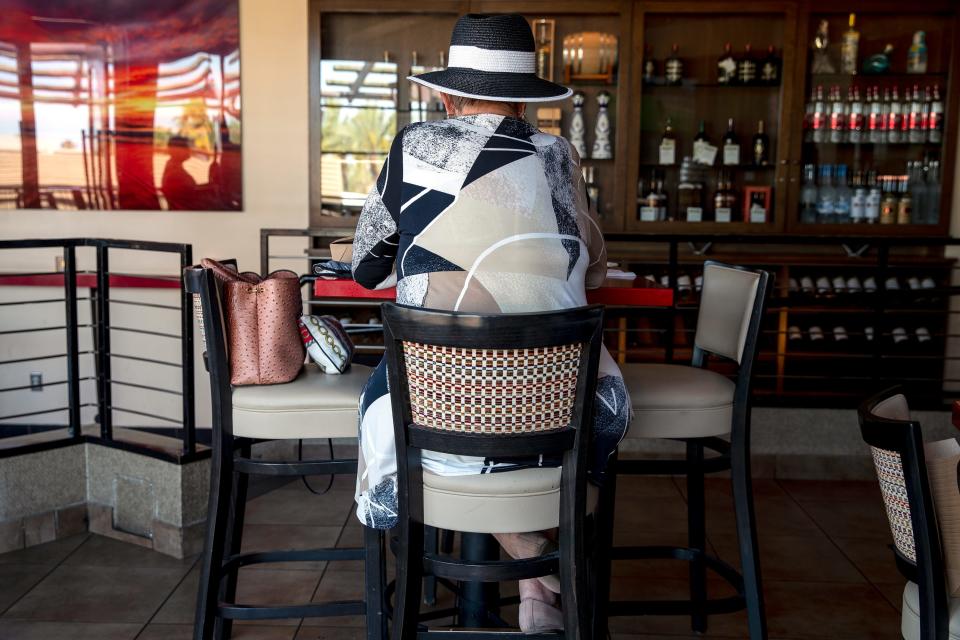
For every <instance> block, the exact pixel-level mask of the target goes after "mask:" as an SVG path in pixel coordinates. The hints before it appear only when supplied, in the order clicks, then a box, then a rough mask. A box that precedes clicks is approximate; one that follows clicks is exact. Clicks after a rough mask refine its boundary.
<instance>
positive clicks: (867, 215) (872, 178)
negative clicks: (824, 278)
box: [863, 169, 881, 289]
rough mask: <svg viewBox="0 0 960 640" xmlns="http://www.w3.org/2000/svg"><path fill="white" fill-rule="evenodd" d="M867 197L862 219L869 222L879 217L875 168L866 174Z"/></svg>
mask: <svg viewBox="0 0 960 640" xmlns="http://www.w3.org/2000/svg"><path fill="white" fill-rule="evenodd" d="M867 187H868V190H867V199H866V203H865V206H864V209H863V213H864V221H865V222H869V223H875V222H877V220H878V219H879V218H880V201H881V195H880V185H879V184H878V183H877V172H876V170H875V169H874V170H871V171H870V172H869V173H868V174H867ZM866 288H867V287H866V284H864V289H866Z"/></svg>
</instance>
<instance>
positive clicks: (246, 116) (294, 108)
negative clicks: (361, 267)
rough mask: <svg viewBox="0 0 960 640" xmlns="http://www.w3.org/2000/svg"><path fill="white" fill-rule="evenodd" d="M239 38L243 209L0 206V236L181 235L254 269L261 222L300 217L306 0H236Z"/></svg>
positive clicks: (36, 262) (33, 263)
mask: <svg viewBox="0 0 960 640" xmlns="http://www.w3.org/2000/svg"><path fill="white" fill-rule="evenodd" d="M240 46H241V49H240V55H241V60H240V65H241V83H242V84H241V91H242V100H243V103H242V110H243V198H244V209H245V210H244V211H243V212H239V213H236V212H230V213H226V212H196V213H190V212H166V211H150V212H143V211H134V212H130V211H51V210H38V211H17V212H4V213H0V238H31V237H32V238H41V237H71V236H77V237H80V236H84V237H104V238H130V239H138V240H160V241H169V242H187V243H191V244H193V255H194V257H195V258H198V259H199V258H200V257H203V256H220V257H227V256H233V257H236V258H238V259H240V264H241V267H243V268H248V269H257V268H258V263H257V260H258V259H259V230H260V229H261V228H262V227H297V228H303V227H306V226H307V223H308V211H309V207H308V198H309V181H308V170H309V168H308V135H307V133H308V132H307V0H272V1H269V2H268V1H266V0H240ZM301 246H302V243H301ZM141 259H142V256H141ZM10 260H11V257H10V256H6V258H4V256H0V261H3V262H0V268H3V269H4V270H6V269H10V268H30V269H33V268H42V269H44V270H50V269H51V268H52V266H53V264H52V262H51V260H50V256H49V254H47V253H35V254H27V253H20V252H18V255H17V257H16V260H15V263H13V264H11V262H10ZM169 264H170V263H169V260H166V261H162V262H158V263H154V262H152V261H151V262H149V263H146V264H144V263H142V262H140V263H138V264H137V267H138V268H137V271H141V272H143V271H167V272H169Z"/></svg>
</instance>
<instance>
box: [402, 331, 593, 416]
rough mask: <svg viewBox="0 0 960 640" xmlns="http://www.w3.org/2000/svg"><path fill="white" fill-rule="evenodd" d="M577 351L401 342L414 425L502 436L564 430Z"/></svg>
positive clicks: (570, 411)
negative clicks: (481, 347)
mask: <svg viewBox="0 0 960 640" xmlns="http://www.w3.org/2000/svg"><path fill="white" fill-rule="evenodd" d="M580 350H581V345H580V344H572V345H564V346H559V347H547V348H531V349H465V348H454V347H445V346H436V345H426V344H419V343H414V342H403V358H404V364H405V366H406V369H407V379H408V384H409V389H410V406H411V413H412V416H413V421H414V423H416V424H417V425H420V426H423V427H428V428H432V429H438V430H442V431H456V432H461V433H482V434H490V435H505V434H512V433H530V432H535V431H550V430H555V429H561V428H563V427H566V426H568V425H569V424H570V420H571V416H572V414H573V409H574V401H575V397H576V387H577V375H578V369H579V364H580Z"/></svg>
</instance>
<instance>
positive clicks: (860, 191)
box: [850, 171, 867, 224]
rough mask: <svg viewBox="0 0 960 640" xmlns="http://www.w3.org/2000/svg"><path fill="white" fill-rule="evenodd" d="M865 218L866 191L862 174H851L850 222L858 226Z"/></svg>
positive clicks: (860, 172)
mask: <svg viewBox="0 0 960 640" xmlns="http://www.w3.org/2000/svg"><path fill="white" fill-rule="evenodd" d="M866 218H867V189H866V185H864V180H863V172H862V171H857V172H855V173H854V174H853V197H852V198H850V222H853V223H855V224H859V223H861V222H865V221H866Z"/></svg>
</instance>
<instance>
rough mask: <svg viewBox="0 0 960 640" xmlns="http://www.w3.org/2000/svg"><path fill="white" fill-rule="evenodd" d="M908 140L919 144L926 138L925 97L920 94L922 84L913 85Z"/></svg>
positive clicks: (907, 126)
mask: <svg viewBox="0 0 960 640" xmlns="http://www.w3.org/2000/svg"><path fill="white" fill-rule="evenodd" d="M906 129H907V141H908V142H910V143H912V144H918V143H921V142H923V141H924V140H925V138H926V132H925V131H924V130H923V97H922V96H921V95H920V86H919V85H916V84H915V85H913V92H912V94H911V98H910V111H909V112H908V114H907V122H906Z"/></svg>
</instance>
